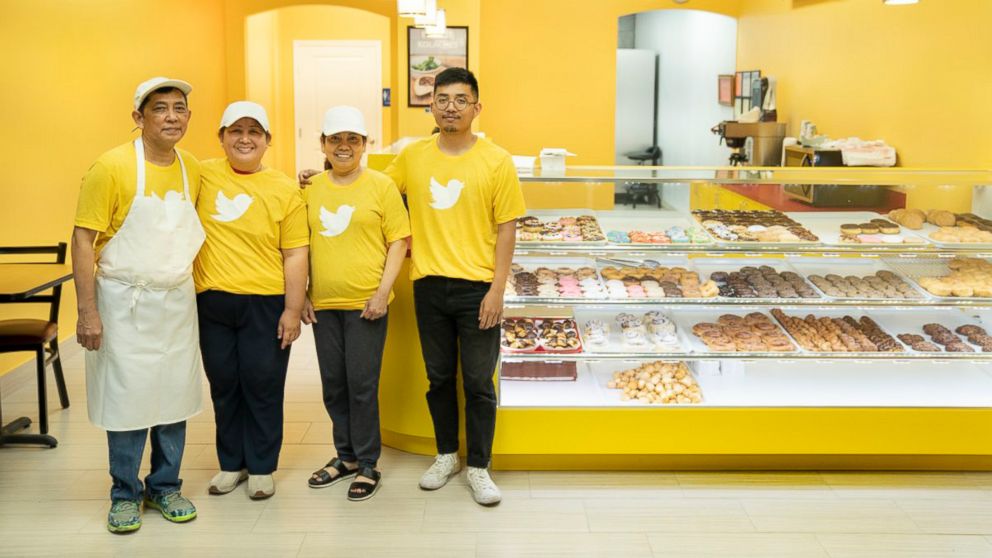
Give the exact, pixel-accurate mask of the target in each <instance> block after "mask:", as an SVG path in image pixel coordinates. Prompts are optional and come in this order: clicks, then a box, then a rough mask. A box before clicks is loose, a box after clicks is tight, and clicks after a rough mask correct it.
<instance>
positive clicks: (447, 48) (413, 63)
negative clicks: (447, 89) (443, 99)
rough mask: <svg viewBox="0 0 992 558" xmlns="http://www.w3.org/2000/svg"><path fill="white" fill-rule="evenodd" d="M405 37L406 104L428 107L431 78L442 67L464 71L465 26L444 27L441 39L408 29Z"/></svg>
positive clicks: (465, 53) (466, 52) (466, 44)
mask: <svg viewBox="0 0 992 558" xmlns="http://www.w3.org/2000/svg"><path fill="white" fill-rule="evenodd" d="M406 36H407V74H408V76H409V78H408V79H407V92H408V95H407V105H408V106H411V107H429V106H430V105H431V100H432V99H433V96H434V78H435V77H436V76H437V75H438V74H439V73H441V72H442V71H444V70H445V69H446V68H468V27H448V29H447V31H445V34H444V37H439V38H431V37H428V36H427V35H426V33H425V32H424V30H423V29H418V28H416V27H413V26H409V27H407V28H406Z"/></svg>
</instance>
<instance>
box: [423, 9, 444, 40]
mask: <svg viewBox="0 0 992 558" xmlns="http://www.w3.org/2000/svg"><path fill="white" fill-rule="evenodd" d="M447 34H448V16H447V15H446V14H445V13H444V8H441V9H440V10H438V11H437V17H435V18H434V25H432V26H430V27H428V28H426V29H424V35H426V36H427V37H429V38H431V39H443V38H444V37H446V36H447Z"/></svg>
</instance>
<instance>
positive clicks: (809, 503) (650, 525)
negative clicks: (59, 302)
mask: <svg viewBox="0 0 992 558" xmlns="http://www.w3.org/2000/svg"><path fill="white" fill-rule="evenodd" d="M65 365H66V372H67V376H68V378H67V380H68V383H69V391H70V397H71V400H72V407H70V408H69V409H67V410H61V409H58V403H57V396H56V395H55V393H54V389H52V390H51V391H52V394H51V403H50V407H51V409H52V412H51V421H52V422H51V424H52V427H51V433H52V434H53V435H54V436H56V437H57V438H58V440H59V446H58V448H56V449H54V450H47V449H38V448H31V447H7V448H0V556H4V557H6V556H11V557H27V556H74V557H75V556H99V557H107V556H151V555H153V554H154V555H158V556H176V557H188V556H189V557H195V556H204V557H211V558H214V557H223V556H232V557H237V558H248V557H255V556H259V557H263V556H264V557H283V556H286V557H295V556H300V557H303V556H331V555H333V556H359V557H379V556H396V557H403V558H413V557H417V556H425V557H432V558H437V557H472V556H475V557H478V558H482V557H486V558H489V557H527V556H534V557H555V556H562V557H568V558H583V557H600V556H622V557H624V558H639V557H663V556H664V557H668V556H677V557H703V556H707V557H709V556H713V557H734V558H744V557H751V556H754V557H762V558H765V557H777V556H781V557H790V558H798V557H807V556H808V557H814V556H815V557H832V558H853V557H866V558H868V557H870V558H877V557H903V556H907V557H908V556H912V557H921V558H923V557H925V558H935V557H941V556H954V557H980V556H981V557H992V473H932V474H929V473H838V472H829V473H827V472H824V473H819V472H798V473H699V472H656V473H652V472H636V473H611V472H588V473H575V472H567V473H566V472H499V471H497V472H496V473H495V474H494V476H495V478H496V480H497V482H498V483H499V484H500V486H501V487H502V489H503V494H504V501H503V503H502V504H501V505H500V506H498V507H496V508H482V507H480V506H478V505H476V504H475V503H473V502H472V500H471V498H470V496H469V493H468V488H467V486H466V484H465V480H464V477H461V478H458V479H456V480H455V481H453V482H452V483H451V484H450V485H449V486H447V487H445V488H443V489H441V490H439V491H437V492H433V493H427V492H422V491H420V490H419V489H418V488H417V479H418V478H419V476H420V474H421V472H422V471H423V470H424V469H425V468H426V467H427V466H428V465H429V464H430V461H431V459H430V458H429V457H424V456H419V455H411V454H407V453H403V452H400V451H396V450H391V449H388V448H387V449H386V450H385V452H384V456H383V459H382V463H381V464H382V468H383V471H384V476H383V483H384V484H383V488H382V490H381V491H380V492H379V494H378V495H377V496H376V497H375V498H373V499H372V500H370V501H368V502H363V503H350V502H347V501H346V500H345V490H346V488H345V486H344V485H342V486H335V487H332V488H329V489H326V490H311V489H309V488H308V487H307V486H306V479H307V478H308V476H309V473H310V472H311V471H312V470H313V469H314V468H316V467H317V466H319V465H321V464H322V463H324V462H325V461H326V460H327V459H328V457H329V456H330V455H331V452H332V450H331V448H330V446H329V440H330V423H329V420H328V418H327V416H326V414H325V411H324V409H323V406H322V404H321V403H320V401H319V400H317V399H316V397H319V395H317V394H319V379H318V377H317V373H316V362H315V357H314V356H313V347H312V337H310V335H309V332H305V333H304V335H303V337H302V338H301V341H300V342H299V345H298V346H297V347H295V349H294V353H293V361H292V364H291V367H290V376H289V383H288V386H287V395H286V424H285V445H284V446H283V452H282V458H281V465H280V466H281V469H280V470H279V471H278V473H277V475H276V481H277V493H276V496H275V497H273V498H272V499H270V500H267V501H260V502H254V501H250V500H249V499H248V498H247V496H246V495H245V493H244V491H243V490H238V491H236V492H234V493H232V494H229V495H226V496H209V495H208V494H207V490H206V488H207V483H208V481H209V480H210V477H211V476H212V475H213V474H214V472H215V469H216V467H217V461H216V457H215V453H214V450H213V444H212V441H213V420H212V412H211V411H210V409H209V408H208V409H206V410H205V412H204V413H203V414H201V415H199V416H197V417H195V418H194V419H192V420H191V421H190V424H189V431H188V440H187V448H186V456H185V460H184V468H183V469H184V470H183V478H184V480H185V486H184V492H185V493H186V494H187V495H189V496H190V497H191V498H192V499H193V500H194V502H195V503H196V504H197V507H198V509H199V514H200V517H199V518H198V519H196V520H195V521H193V522H192V523H189V524H186V525H174V524H171V523H168V522H166V521H165V520H164V519H162V518H161V517H160V516H157V515H155V514H154V513H148V514H146V516H145V523H144V526H143V527H142V528H141V530H140V531H139V532H137V533H135V534H132V535H126V536H115V535H112V534H110V533H108V532H107V531H106V529H105V526H104V522H105V515H106V511H107V507H108V500H107V495H108V490H109V485H110V479H109V476H108V474H107V448H106V438H105V435H104V433H103V432H102V431H100V430H98V429H96V428H94V427H93V426H91V425H90V424H89V422H88V421H87V418H86V393H85V386H84V377H83V359H82V355H81V354H79V353H74V354H72V356H71V357H69V358H67V359H66V362H65ZM49 385H53V384H52V383H51V382H50V384H49ZM204 390H205V391H204V393H205V394H206V388H204ZM34 394H35V390H34V385H33V383H31V384H29V385H26V386H24V387H22V388H20V389H17V390H14V391H12V392H11V393H5V394H4V400H3V411H4V416H5V417H6V419H7V420H9V419H10V418H12V417H15V416H20V415H24V414H26V415H28V416H33V415H34V414H35V413H36V412H37V411H36V407H35V403H34V397H35V395H34ZM205 399H206V400H207V401H209V397H205ZM146 460H147V456H146ZM146 463H147V461H146ZM146 467H147V465H146Z"/></svg>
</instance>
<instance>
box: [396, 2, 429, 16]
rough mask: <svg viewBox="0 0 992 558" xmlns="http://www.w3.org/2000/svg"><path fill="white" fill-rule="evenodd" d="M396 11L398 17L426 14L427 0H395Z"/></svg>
mask: <svg viewBox="0 0 992 558" xmlns="http://www.w3.org/2000/svg"><path fill="white" fill-rule="evenodd" d="M396 13H397V14H398V15H399V16H400V17H417V16H424V15H427V0H396Z"/></svg>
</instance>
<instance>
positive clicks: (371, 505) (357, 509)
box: [254, 487, 424, 536]
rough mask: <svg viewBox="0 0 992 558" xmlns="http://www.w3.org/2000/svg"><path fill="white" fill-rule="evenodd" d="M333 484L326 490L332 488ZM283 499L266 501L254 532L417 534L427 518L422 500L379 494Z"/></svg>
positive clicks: (372, 534)
mask: <svg viewBox="0 0 992 558" xmlns="http://www.w3.org/2000/svg"><path fill="white" fill-rule="evenodd" d="M333 489H334V487H332V488H329V489H327V490H333ZM317 496H318V495H317V494H315V495H314V497H313V498H280V497H279V495H278V494H277V495H276V496H274V497H272V498H271V499H269V500H268V501H267V505H266V507H265V511H264V512H263V513H262V516H261V517H260V518H259V520H258V523H257V525H256V526H255V530H254V532H255V533H303V532H305V533H334V534H353V533H355V532H356V530H360V531H361V532H362V533H364V534H368V535H369V536H375V535H376V534H378V533H416V532H419V531H420V529H421V525H422V523H423V520H424V501H423V500H395V499H387V498H379V497H378V496H376V497H374V498H372V499H371V500H367V501H365V502H349V501H347V500H346V499H345V498H344V497H343V496H342V497H340V498H318V497H317Z"/></svg>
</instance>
